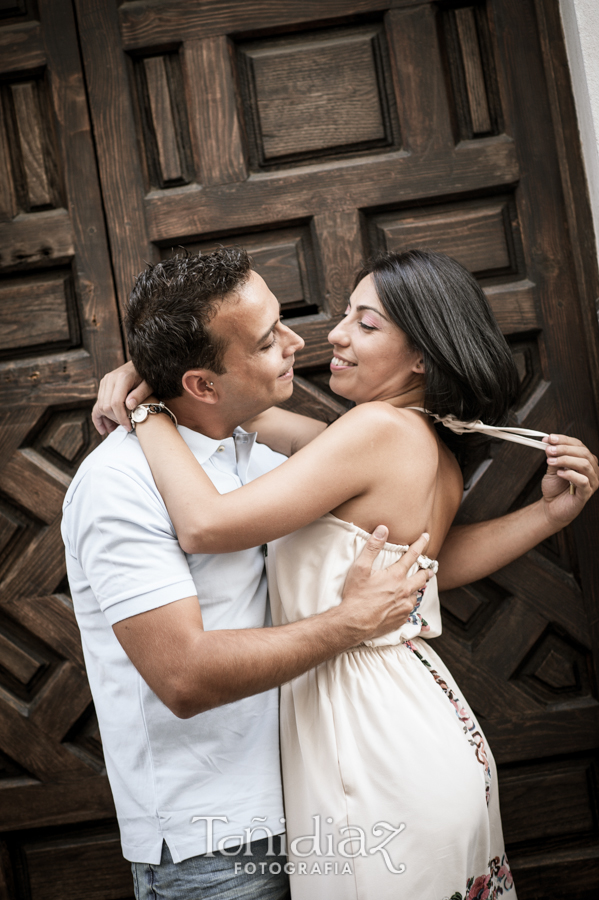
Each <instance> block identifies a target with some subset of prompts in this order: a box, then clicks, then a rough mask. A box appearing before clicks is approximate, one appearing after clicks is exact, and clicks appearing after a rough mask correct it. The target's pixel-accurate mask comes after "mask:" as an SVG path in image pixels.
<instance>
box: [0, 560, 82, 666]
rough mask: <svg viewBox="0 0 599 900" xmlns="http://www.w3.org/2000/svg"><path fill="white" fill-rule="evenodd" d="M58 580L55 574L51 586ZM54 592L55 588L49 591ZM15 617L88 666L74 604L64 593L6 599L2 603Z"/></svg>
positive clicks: (76, 661) (47, 640) (69, 655)
mask: <svg viewBox="0 0 599 900" xmlns="http://www.w3.org/2000/svg"><path fill="white" fill-rule="evenodd" d="M54 580H55V578H54V575H53V574H51V577H50V579H49V582H50V584H51V583H52V582H53V581H54ZM49 589H50V590H51V589H52V588H49ZM0 605H2V607H3V608H4V609H5V610H6V611H7V612H8V613H10V616H11V618H13V619H15V621H17V622H20V623H21V624H22V625H23V626H24V627H25V628H27V630H28V631H31V633H32V634H35V635H36V636H37V637H39V638H40V639H41V640H43V641H44V643H46V644H47V645H48V646H49V647H52V648H53V649H54V650H55V651H56V652H57V653H58V654H59V655H61V656H63V657H66V658H68V659H70V660H73V662H74V663H76V665H78V666H79V668H81V669H83V668H84V666H85V663H84V660H83V651H82V649H81V636H80V633H79V628H78V626H77V621H76V619H75V613H74V612H73V604H72V603H71V601H70V599H69V598H68V597H66V596H65V595H64V594H44V595H40V596H33V597H28V596H27V595H26V594H25V595H23V596H22V597H19V598H16V599H15V597H14V595H13V598H12V599H11V598H10V597H5V599H4V600H3V601H2V603H1V604H0Z"/></svg>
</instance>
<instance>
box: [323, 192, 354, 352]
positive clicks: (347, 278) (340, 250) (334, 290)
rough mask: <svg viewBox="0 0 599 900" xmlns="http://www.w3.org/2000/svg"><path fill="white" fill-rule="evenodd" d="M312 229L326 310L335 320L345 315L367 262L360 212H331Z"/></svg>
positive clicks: (324, 215)
mask: <svg viewBox="0 0 599 900" xmlns="http://www.w3.org/2000/svg"><path fill="white" fill-rule="evenodd" d="M312 228H313V231H314V235H315V244H316V247H317V251H318V254H319V259H320V271H321V278H322V281H323V284H324V299H325V304H326V310H327V312H328V313H329V314H330V315H332V316H337V315H341V314H342V313H343V312H345V308H346V306H347V301H348V299H349V295H350V294H351V292H352V290H353V286H354V285H353V281H354V276H355V273H356V272H357V271H358V269H359V267H360V265H361V263H362V262H363V259H364V250H363V246H362V235H361V222H360V216H359V213H358V211H357V210H356V209H343V210H333V209H329V210H325V211H324V212H321V213H320V214H319V215H317V216H314V219H313V220H312ZM331 327H332V326H331ZM329 346H330V345H329Z"/></svg>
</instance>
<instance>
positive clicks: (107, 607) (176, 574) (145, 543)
mask: <svg viewBox="0 0 599 900" xmlns="http://www.w3.org/2000/svg"><path fill="white" fill-rule="evenodd" d="M63 536H64V538H65V546H66V549H67V553H70V554H71V556H72V557H74V558H75V559H76V560H77V562H78V564H79V567H80V569H81V571H82V573H83V575H84V576H85V579H86V581H88V582H89V586H90V588H91V590H92V592H93V594H94V596H95V597H96V599H97V601H98V603H99V605H100V608H101V609H102V612H103V613H104V615H105V616H106V618H107V620H108V622H109V623H110V624H111V625H114V624H116V622H120V621H122V620H123V619H128V618H129V617H130V616H136V615H139V613H142V612H148V611H149V610H151V609H156V608H158V607H159V606H165V605H166V604H168V603H173V602H174V601H176V600H182V599H183V598H185V597H190V596H194V595H196V594H197V589H196V586H195V583H194V581H193V578H192V576H191V573H190V570H189V566H188V564H187V558H186V556H185V553H184V552H183V550H181V547H180V546H179V543H178V541H177V537H176V535H175V532H174V529H173V526H172V523H171V521H170V519H169V517H168V513H167V511H166V507H165V506H164V503H163V502H162V499H161V497H160V496H159V495H158V494H157V492H156V491H155V490H152V489H151V487H150V485H149V484H147V483H145V482H144V481H143V480H142V479H139V480H138V479H136V478H134V477H131V476H130V475H128V474H126V473H125V472H122V471H120V470H119V469H114V468H111V467H106V466H102V467H95V468H93V469H91V470H90V471H89V472H87V473H86V474H85V476H84V477H83V478H82V479H81V481H80V483H79V484H78V485H77V488H76V490H75V491H74V493H73V495H72V496H71V497H70V499H69V501H68V502H67V504H65V508H64V514H63Z"/></svg>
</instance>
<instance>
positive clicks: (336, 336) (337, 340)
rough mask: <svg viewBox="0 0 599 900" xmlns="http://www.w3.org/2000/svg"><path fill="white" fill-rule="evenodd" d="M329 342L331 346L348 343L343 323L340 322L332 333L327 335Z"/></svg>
mask: <svg viewBox="0 0 599 900" xmlns="http://www.w3.org/2000/svg"><path fill="white" fill-rule="evenodd" d="M327 341H328V342H329V344H346V343H347V335H346V334H345V331H344V328H343V322H342V321H341V322H338V323H337V325H335V327H334V328H333V330H332V331H329V333H328V334H327Z"/></svg>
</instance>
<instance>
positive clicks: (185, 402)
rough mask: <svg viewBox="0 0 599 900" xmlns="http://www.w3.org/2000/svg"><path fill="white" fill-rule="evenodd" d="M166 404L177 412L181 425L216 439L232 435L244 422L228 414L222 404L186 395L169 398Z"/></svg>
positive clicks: (219, 439) (220, 439)
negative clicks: (206, 402) (211, 403)
mask: <svg viewBox="0 0 599 900" xmlns="http://www.w3.org/2000/svg"><path fill="white" fill-rule="evenodd" d="M165 405H166V406H168V408H169V409H170V410H171V411H172V412H173V413H174V414H175V416H176V417H177V422H178V423H179V425H183V426H185V428H190V429H191V430H192V431H197V432H199V433H200V434H204V435H206V437H209V438H212V439H213V440H215V441H222V440H224V439H225V438H228V437H231V435H232V434H233V432H234V431H235V429H236V428H238V427H239V426H240V425H241V424H242V422H239V421H237V419H238V418H239V417H234V416H232V415H227V411H226V410H223V409H222V407H221V405H220V404H215V405H207V404H205V403H200V402H199V401H196V400H192V399H188V398H187V397H186V396H185V395H183V396H181V397H175V398H174V399H172V400H168V401H166V403H165Z"/></svg>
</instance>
